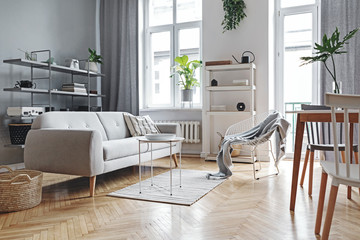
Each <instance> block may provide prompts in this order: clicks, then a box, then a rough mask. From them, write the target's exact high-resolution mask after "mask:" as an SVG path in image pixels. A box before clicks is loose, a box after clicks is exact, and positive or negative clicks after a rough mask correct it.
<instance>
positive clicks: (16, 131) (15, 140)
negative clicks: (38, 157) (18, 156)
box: [9, 123, 31, 144]
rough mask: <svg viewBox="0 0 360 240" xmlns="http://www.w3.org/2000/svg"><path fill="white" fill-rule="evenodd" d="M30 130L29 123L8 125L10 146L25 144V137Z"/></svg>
mask: <svg viewBox="0 0 360 240" xmlns="http://www.w3.org/2000/svg"><path fill="white" fill-rule="evenodd" d="M30 129H31V123H10V124H9V131H10V141H11V144H25V139H26V135H27V134H28V132H29V131H30Z"/></svg>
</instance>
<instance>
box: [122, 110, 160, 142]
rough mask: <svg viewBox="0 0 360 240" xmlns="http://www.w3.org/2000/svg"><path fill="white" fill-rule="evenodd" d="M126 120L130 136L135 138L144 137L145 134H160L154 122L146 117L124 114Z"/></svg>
mask: <svg viewBox="0 0 360 240" xmlns="http://www.w3.org/2000/svg"><path fill="white" fill-rule="evenodd" d="M124 119H125V122H126V125H127V127H128V128H129V131H130V134H131V136H133V137H137V136H144V135H145V134H149V133H151V134H156V133H160V131H159V129H158V128H157V127H156V125H155V123H154V122H153V120H152V119H151V118H150V117H149V115H146V116H134V115H132V114H130V113H124Z"/></svg>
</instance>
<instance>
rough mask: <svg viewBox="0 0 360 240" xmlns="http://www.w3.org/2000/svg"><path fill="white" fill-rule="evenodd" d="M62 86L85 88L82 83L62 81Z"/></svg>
mask: <svg viewBox="0 0 360 240" xmlns="http://www.w3.org/2000/svg"><path fill="white" fill-rule="evenodd" d="M62 86H63V87H81V88H85V84H84V83H64V84H63V85H62Z"/></svg>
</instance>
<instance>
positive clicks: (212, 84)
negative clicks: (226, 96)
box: [211, 79, 218, 87]
mask: <svg viewBox="0 0 360 240" xmlns="http://www.w3.org/2000/svg"><path fill="white" fill-rule="evenodd" d="M217 85H218V81H216V80H215V79H213V80H211V86H213V87H215V86H217Z"/></svg>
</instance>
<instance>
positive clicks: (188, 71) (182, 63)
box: [170, 55, 202, 102]
mask: <svg viewBox="0 0 360 240" xmlns="http://www.w3.org/2000/svg"><path fill="white" fill-rule="evenodd" d="M175 62H177V63H178V65H176V66H173V67H172V69H173V71H174V72H173V74H171V76H170V77H173V76H175V75H176V74H178V75H179V82H178V85H180V86H181V88H182V90H181V100H182V101H183V102H192V99H193V87H199V86H200V83H199V81H198V80H197V79H196V78H195V77H194V76H195V71H196V69H198V68H200V67H201V66H202V62H201V61H199V60H193V61H189V57H188V56H187V55H183V56H182V57H176V58H175Z"/></svg>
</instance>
